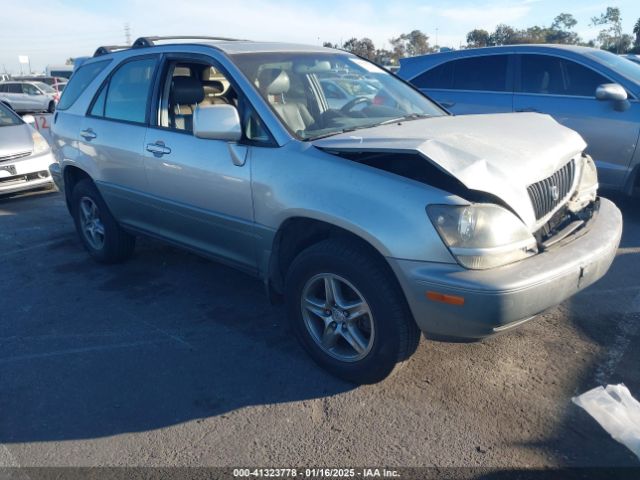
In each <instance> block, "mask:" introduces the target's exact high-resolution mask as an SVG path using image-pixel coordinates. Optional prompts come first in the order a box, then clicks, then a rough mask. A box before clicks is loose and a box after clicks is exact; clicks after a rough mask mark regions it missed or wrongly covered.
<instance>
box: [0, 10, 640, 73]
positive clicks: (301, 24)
mask: <svg viewBox="0 0 640 480" xmlns="http://www.w3.org/2000/svg"><path fill="white" fill-rule="evenodd" d="M611 2H612V3H607V2H596V1H591V0H516V1H506V0H484V1H473V0H457V1H455V2H445V1H419V0H406V1H402V0H395V1H394V0H368V1H366V0H354V1H349V0H343V1H340V0H321V1H316V0H305V1H300V0H297V1H295V0H231V1H229V2H226V3H225V2H221V1H219V0H218V1H216V0H189V1H180V0H153V1H151V0H97V1H96V0H86V1H80V0H0V12H2V18H3V21H2V22H1V25H2V26H1V27H0V73H4V72H5V71H8V72H10V73H19V72H20V63H19V62H18V56H19V55H26V56H28V57H29V59H30V61H31V70H32V71H33V72H42V71H43V70H44V68H45V66H46V65H48V64H60V63H64V61H65V60H66V59H67V58H69V57H77V56H84V55H91V54H92V53H93V52H94V51H95V49H96V48H97V47H98V46H100V45H113V44H123V43H124V42H125V27H124V25H125V24H126V23H128V24H129V26H130V30H131V37H132V39H135V38H136V37H138V36H144V35H171V34H174V35H175V34H183V35H212V36H229V37H236V38H248V39H251V40H273V41H287V42H297V43H306V44H321V43H322V42H324V41H329V42H332V43H342V42H344V41H346V40H347V39H349V38H351V37H358V38H361V37H369V38H371V39H372V40H373V41H374V43H375V45H376V47H378V48H381V47H382V48H389V47H390V45H389V38H392V37H395V36H398V35H400V34H401V33H404V32H409V31H411V30H415V29H418V30H422V31H423V32H425V33H426V34H427V35H429V37H430V42H431V43H432V44H434V43H435V41H436V37H437V41H438V44H439V45H441V46H449V47H455V48H458V47H459V46H460V45H461V44H464V43H465V38H466V34H467V32H469V31H470V30H473V29H474V28H484V29H486V30H488V31H492V30H493V29H494V28H495V26H496V25H497V24H499V23H506V24H509V25H511V26H513V27H517V28H524V27H528V26H531V25H545V26H548V25H550V24H551V22H552V21H553V18H554V17H555V16H556V15H558V14H559V13H562V12H567V13H571V14H573V15H574V17H575V18H576V19H577V20H578V25H577V26H576V28H575V30H576V31H577V32H578V34H579V35H580V36H581V37H583V38H584V39H586V40H588V39H591V38H595V37H596V36H597V34H598V31H599V28H597V27H590V26H589V24H590V21H591V17H593V16H596V15H599V14H600V13H602V12H604V11H605V10H606V7H607V6H608V5H609V6H616V7H619V8H620V9H621V12H622V19H623V26H624V31H625V32H627V33H631V31H632V30H633V25H634V23H635V22H636V21H637V19H638V18H640V1H638V0H611ZM7 20H8V21H7ZM24 68H25V73H26V67H24Z"/></svg>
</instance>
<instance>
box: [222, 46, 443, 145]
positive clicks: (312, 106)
mask: <svg viewBox="0 0 640 480" xmlns="http://www.w3.org/2000/svg"><path fill="white" fill-rule="evenodd" d="M233 60H234V62H235V63H236V65H238V67H239V68H240V70H242V73H244V75H245V76H246V77H247V78H248V79H249V80H250V81H251V82H252V83H253V84H254V85H255V86H256V88H257V90H258V91H259V92H260V94H261V95H262V97H263V98H264V99H265V100H266V101H267V103H268V104H269V106H270V107H271V108H272V109H273V110H274V111H275V113H276V114H277V115H278V117H279V118H280V120H282V123H283V124H284V125H285V126H286V127H287V128H288V130H289V131H290V132H292V133H293V134H294V135H296V136H297V137H298V138H300V139H303V140H311V139H314V138H319V137H325V136H329V135H335V134H337V133H342V132H345V131H350V130H356V129H359V128H368V127H372V126H375V125H379V124H381V123H387V122H391V121H394V120H402V119H413V118H421V117H429V116H440V115H446V113H445V112H444V111H443V110H441V109H440V108H439V107H438V106H437V105H435V104H434V103H433V102H431V101H429V100H428V99H427V98H426V97H424V96H423V95H422V94H420V93H419V92H417V91H416V90H414V89H413V88H411V87H410V86H408V85H406V84H405V83H404V82H402V81H401V80H400V79H398V78H397V77H396V76H394V75H392V74H390V73H389V72H387V71H385V70H383V69H381V68H379V67H377V66H376V65H374V64H373V63H371V62H368V61H366V60H363V59H361V58H358V57H355V56H353V55H349V54H347V53H251V54H236V55H233Z"/></svg>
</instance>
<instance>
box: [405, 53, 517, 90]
mask: <svg viewBox="0 0 640 480" xmlns="http://www.w3.org/2000/svg"><path fill="white" fill-rule="evenodd" d="M508 63H509V58H508V56H507V55H485V56H480V57H472V58H463V59H460V60H452V61H450V62H447V63H444V64H442V65H439V66H437V67H435V68H433V69H432V70H429V71H428V72H425V73H423V74H422V75H420V76H418V77H416V79H415V80H413V83H414V84H415V85H416V86H417V87H418V88H442V89H451V90H476V91H487V92H506V91H507V85H508V83H509V82H508V68H507V67H508Z"/></svg>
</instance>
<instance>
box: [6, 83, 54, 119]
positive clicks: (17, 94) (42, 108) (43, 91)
mask: <svg viewBox="0 0 640 480" xmlns="http://www.w3.org/2000/svg"><path fill="white" fill-rule="evenodd" d="M57 97H58V93H57V92H56V91H55V90H54V89H53V88H51V87H50V86H49V85H47V84H46V83H42V82H26V81H13V80H11V81H9V82H0V103H4V104H5V105H7V106H9V107H11V109H13V110H15V111H16V112H49V113H52V112H53V111H54V110H55V108H56V103H57V101H58V100H57Z"/></svg>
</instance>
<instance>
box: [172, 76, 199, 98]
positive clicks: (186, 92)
mask: <svg viewBox="0 0 640 480" xmlns="http://www.w3.org/2000/svg"><path fill="white" fill-rule="evenodd" d="M171 98H172V99H173V103H177V104H178V105H193V104H194V103H200V102H201V101H202V100H203V99H204V88H202V83H200V81H199V80H197V79H195V78H193V77H173V79H172V80H171Z"/></svg>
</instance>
